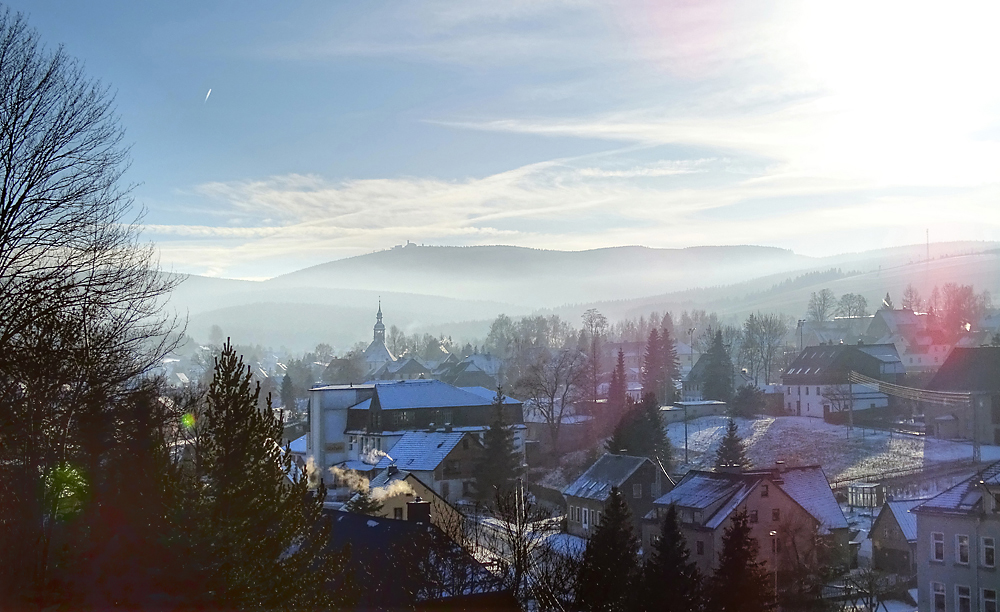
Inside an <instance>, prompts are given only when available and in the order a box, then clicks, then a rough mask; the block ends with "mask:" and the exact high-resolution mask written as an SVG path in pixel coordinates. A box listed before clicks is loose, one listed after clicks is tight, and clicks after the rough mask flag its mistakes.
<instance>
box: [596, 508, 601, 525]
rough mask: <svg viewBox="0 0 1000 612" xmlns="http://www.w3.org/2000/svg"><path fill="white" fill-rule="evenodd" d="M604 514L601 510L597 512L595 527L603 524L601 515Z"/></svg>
mask: <svg viewBox="0 0 1000 612" xmlns="http://www.w3.org/2000/svg"><path fill="white" fill-rule="evenodd" d="M602 514H603V513H602V512H601V511H600V510H598V511H597V522H596V523H594V524H595V525H600V524H601V515H602Z"/></svg>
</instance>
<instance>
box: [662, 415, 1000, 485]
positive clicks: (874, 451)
mask: <svg viewBox="0 0 1000 612" xmlns="http://www.w3.org/2000/svg"><path fill="white" fill-rule="evenodd" d="M726 422H727V420H726V418H725V417H716V416H710V417H702V418H699V419H692V420H690V421H688V459H689V462H688V464H687V465H685V464H684V423H672V424H670V425H668V426H667V435H668V436H669V437H670V442H671V443H672V444H673V446H674V458H675V464H676V468H675V471H677V472H686V471H688V470H690V469H709V468H711V467H712V465H713V463H714V460H715V451H716V449H717V448H718V446H719V442H720V441H721V440H722V437H723V435H724V434H725V432H726ZM736 424H737V426H738V428H739V434H740V436H742V437H743V440H744V441H745V442H746V444H747V455H748V456H749V458H750V461H752V462H753V464H754V466H755V467H761V468H763V467H770V466H773V465H774V462H775V461H779V460H783V461H785V463H786V464H788V465H789V466H796V465H821V466H823V471H824V472H825V473H826V477H827V478H828V479H829V480H831V481H833V480H839V479H842V478H850V477H853V476H859V475H862V474H868V473H874V472H881V471H885V470H896V469H909V468H917V467H921V466H925V465H929V464H933V463H941V462H947V461H956V460H960V459H969V458H971V457H972V445H971V444H969V443H965V442H958V441H950V440H938V439H936V438H926V437H922V436H913V435H907V434H898V433H893V434H891V435H890V434H889V433H888V432H884V431H874V430H871V429H868V430H863V429H861V428H859V427H855V428H854V429H853V430H850V431H848V429H847V427H846V426H842V425H831V424H829V423H826V422H825V421H823V420H821V419H816V418H810V417H778V418H773V417H765V418H760V419H755V420H748V419H736ZM982 458H983V461H995V460H997V459H1000V447H998V446H983V447H982Z"/></svg>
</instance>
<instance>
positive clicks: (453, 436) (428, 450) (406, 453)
mask: <svg viewBox="0 0 1000 612" xmlns="http://www.w3.org/2000/svg"><path fill="white" fill-rule="evenodd" d="M466 435H467V434H466V433H465V432H462V431H450V432H445V431H408V432H406V433H405V434H403V437H402V438H400V439H399V442H396V444H395V445H393V447H392V448H391V449H389V455H386V456H384V457H382V458H381V459H380V460H379V462H378V463H377V464H376V465H375V467H376V468H377V469H380V470H381V469H385V468H387V467H389V465H390V464H391V463H395V464H396V466H397V467H398V468H399V469H402V470H410V471H420V472H429V471H432V470H434V469H436V468H437V466H439V465H441V462H442V461H444V458H445V457H446V456H448V453H450V452H451V450H452V449H453V448H455V447H456V446H457V445H458V443H459V442H460V441H461V440H462V438H463V437H465V436H466Z"/></svg>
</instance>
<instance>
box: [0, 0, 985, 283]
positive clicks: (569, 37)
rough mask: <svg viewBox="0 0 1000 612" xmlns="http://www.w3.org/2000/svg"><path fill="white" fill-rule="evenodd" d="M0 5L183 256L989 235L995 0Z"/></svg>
mask: <svg viewBox="0 0 1000 612" xmlns="http://www.w3.org/2000/svg"><path fill="white" fill-rule="evenodd" d="M8 4H9V6H11V7H12V8H14V9H17V10H21V11H24V12H25V13H26V14H27V15H28V16H29V19H30V22H31V23H32V25H33V26H34V27H35V28H36V29H38V30H39V32H40V34H41V35H42V38H43V39H44V40H45V41H46V42H47V43H49V44H52V45H55V44H60V43H61V44H64V45H65V47H66V50H67V51H68V52H69V53H70V54H71V55H73V56H76V57H77V58H79V59H81V60H83V61H84V62H85V63H86V67H87V70H88V72H89V74H90V75H92V76H93V77H96V78H100V79H102V80H103V81H105V82H107V83H109V84H110V85H112V86H113V88H114V89H115V90H116V91H117V103H118V108H119V111H120V113H121V117H122V121H123V123H124V124H125V126H126V128H127V130H128V138H129V140H130V141H131V142H132V143H133V151H132V152H133V158H134V163H133V166H132V169H131V171H130V174H129V177H130V179H131V180H132V181H135V182H137V183H140V185H139V186H138V187H137V189H136V191H135V194H136V198H137V201H138V202H139V203H141V204H142V205H143V206H145V207H146V209H147V211H148V212H147V216H146V223H147V224H148V229H147V232H146V234H145V236H146V237H147V238H148V239H150V240H153V241H155V242H156V243H157V244H158V246H159V247H160V250H161V254H162V262H163V264H164V265H165V266H167V267H172V268H174V269H176V270H178V271H184V272H191V273H200V274H211V275H218V276H232V277H242V278H260V277H267V276H272V275H275V274H280V273H283V272H288V271H291V270H294V269H296V268H299V267H303V266H305V265H310V264H315V263H320V262H323V261H327V260H330V259H337V258H341V257H345V256H349V255H355V254H359V253H364V252H369V251H372V250H378V249H383V248H387V247H391V246H392V245H394V244H399V243H402V242H404V241H406V240H412V241H414V242H418V243H426V244H449V245H464V244H500V243H502V244H517V245H524V246H533V247H542V248H556V249H584V248H593V247H602V246H614V245H622V244H644V245H648V246H658V247H682V246H692V245H700V244H763V245H774V246H781V247H788V248H792V249H794V250H796V251H797V252H800V253H804V254H809V255H824V254H832V253H838V252H844V251H852V250H862V249H867V248H875V247H881V246H891V245H897V244H910V243H918V242H922V241H923V238H924V230H925V228H930V230H931V238H932V240H952V239H966V238H968V239H990V240H995V239H1000V201H998V195H1000V189H998V186H1000V181H998V170H1000V146H998V139H1000V104H998V103H1000V85H998V81H997V79H996V75H995V73H996V67H995V62H996V58H997V57H1000V37H998V36H996V33H995V31H994V27H995V24H996V23H997V22H998V20H997V17H998V15H997V10H998V9H997V8H996V3H987V2H984V3H961V2H958V3H955V2H951V3H944V4H942V3H940V2H936V3H921V2H913V1H906V2H902V1H900V2H878V1H876V0H865V1H863V2H862V1H857V2H855V1H849V0H841V1H839V2H826V3H817V2H775V3H765V2H760V1H759V0H751V1H748V2H714V1H706V0H691V1H688V2H675V1H667V0H661V1H655V0H650V1H636V2H629V1H616V2H613V3H589V2H555V1H553V2H548V1H545V0H530V1H526V2H520V1H506V2H482V3H477V2H466V1H461V2H450V3H438V2H431V1H427V0H423V1H420V2H412V3H409V2H385V3H383V2H369V1H366V2H337V3H334V2H294V3H293V2H274V1H273V0H272V1H270V2H246V1H240V2H177V1H175V2H163V3H151V2H134V1H129V2H126V1H122V2H111V1H96V0H95V1H88V2H79V1H78V0H76V1H63V2H56V1H48V0H32V1H31V2H10V3H8ZM210 88H211V90H212V93H211V96H210V97H209V98H208V99H207V100H206V99H205V95H206V93H207V92H208V90H209V89H210Z"/></svg>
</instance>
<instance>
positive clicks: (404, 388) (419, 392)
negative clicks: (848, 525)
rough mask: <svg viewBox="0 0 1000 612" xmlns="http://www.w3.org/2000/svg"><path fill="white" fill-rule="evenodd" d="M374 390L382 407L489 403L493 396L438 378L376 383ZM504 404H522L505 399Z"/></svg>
mask: <svg viewBox="0 0 1000 612" xmlns="http://www.w3.org/2000/svg"><path fill="white" fill-rule="evenodd" d="M375 393H376V394H377V395H378V403H379V406H380V407H381V408H382V410H402V409H408V408H449V407H455V408H457V407H464V406H489V405H491V404H492V403H493V398H492V397H485V396H483V395H480V394H478V393H473V392H471V391H467V390H465V389H461V388H459V387H455V386H452V385H449V384H448V383H443V382H441V381H439V380H399V381H394V382H385V383H376V384H375ZM504 404H520V402H518V401H517V400H515V399H512V398H509V397H508V398H506V399H505V401H504Z"/></svg>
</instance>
